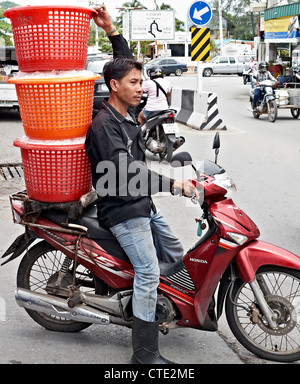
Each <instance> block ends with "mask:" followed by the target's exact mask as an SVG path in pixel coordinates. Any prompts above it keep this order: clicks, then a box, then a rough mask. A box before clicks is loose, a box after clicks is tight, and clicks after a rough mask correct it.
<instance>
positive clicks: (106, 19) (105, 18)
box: [93, 5, 119, 36]
mask: <svg viewBox="0 0 300 384" xmlns="http://www.w3.org/2000/svg"><path fill="white" fill-rule="evenodd" d="M94 10H95V11H97V12H98V15H97V16H94V17H93V18H94V21H95V23H96V25H97V26H98V27H100V28H102V29H104V31H105V32H106V33H109V32H110V31H112V30H113V29H114V25H113V23H112V22H111V18H110V16H109V13H108V12H107V10H106V7H105V5H100V6H98V7H94ZM118 34H119V32H118V31H117V30H116V31H114V32H113V33H111V34H110V36H114V35H118Z"/></svg>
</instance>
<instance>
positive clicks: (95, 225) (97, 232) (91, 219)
mask: <svg viewBox="0 0 300 384" xmlns="http://www.w3.org/2000/svg"><path fill="white" fill-rule="evenodd" d="M43 216H44V217H45V218H46V219H48V220H51V221H53V222H54V223H56V224H58V225H63V226H65V225H66V223H67V221H68V213H67V212H64V211H62V210H59V209H50V210H47V211H44V212H43ZM71 222H72V223H73V224H79V225H82V226H84V227H86V228H88V237H89V238H90V239H92V240H93V241H95V243H97V244H98V245H100V246H101V248H103V249H104V250H105V251H106V252H108V253H109V254H111V255H113V256H115V257H117V258H119V259H121V260H124V261H126V262H127V263H130V260H129V259H128V256H127V255H126V253H125V252H124V250H123V248H122V247H121V246H120V244H119V242H118V240H117V239H116V238H115V237H114V235H113V234H112V233H111V232H110V231H109V230H108V229H106V228H104V227H102V226H101V225H100V224H99V220H98V216H97V207H96V205H93V204H91V205H90V206H88V207H87V208H85V209H84V211H83V213H82V214H81V215H79V216H78V217H77V219H76V220H71Z"/></svg>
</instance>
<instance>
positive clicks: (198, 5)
mask: <svg viewBox="0 0 300 384" xmlns="http://www.w3.org/2000/svg"><path fill="white" fill-rule="evenodd" d="M212 15H213V13H212V9H211V7H210V5H209V4H207V3H206V2H205V1H196V2H195V3H193V4H192V5H191V6H190V9H189V18H190V20H191V22H192V23H193V24H194V25H197V26H199V27H203V26H204V25H206V24H208V23H209V22H210V20H211V18H212Z"/></svg>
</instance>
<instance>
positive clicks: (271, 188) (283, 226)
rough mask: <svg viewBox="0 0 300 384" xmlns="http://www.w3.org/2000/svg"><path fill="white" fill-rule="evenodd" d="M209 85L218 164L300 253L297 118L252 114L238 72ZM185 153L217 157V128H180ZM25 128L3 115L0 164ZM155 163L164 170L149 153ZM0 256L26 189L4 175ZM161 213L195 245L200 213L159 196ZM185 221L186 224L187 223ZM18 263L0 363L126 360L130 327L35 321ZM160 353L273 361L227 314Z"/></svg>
mask: <svg viewBox="0 0 300 384" xmlns="http://www.w3.org/2000/svg"><path fill="white" fill-rule="evenodd" d="M169 80H170V81H171V82H172V84H173V85H176V86H181V87H184V88H190V89H192V88H193V87H195V86H196V77H195V76H192V75H185V76H182V77H181V78H175V77H173V76H171V77H169ZM203 87H204V90H207V91H212V92H216V93H217V95H218V106H219V113H220V116H221V117H222V118H223V120H224V122H225V123H226V125H227V127H228V129H227V131H221V132H220V135H221V150H220V155H219V163H220V164H221V165H222V166H223V167H224V168H225V169H226V170H227V171H228V172H229V174H230V175H231V176H232V177H233V179H234V180H235V182H236V184H237V187H238V193H237V195H236V197H234V201H235V202H236V203H237V204H238V205H239V206H240V207H241V208H242V209H243V210H244V211H245V212H246V213H247V214H248V215H249V216H250V217H251V218H252V219H253V220H254V221H255V222H256V223H257V225H258V226H259V228H260V230H261V238H262V239H263V240H266V241H269V242H272V243H275V244H277V245H280V246H282V247H284V248H287V249H289V250H290V251H292V252H294V253H298V254H299V249H300V247H299V245H300V238H299V235H298V231H299V227H300V226H299V224H300V221H299V216H298V212H299V199H298V191H299V178H298V175H299V171H300V162H299V156H300V152H299V149H300V146H299V142H300V140H299V139H300V130H299V120H298V121H297V120H295V119H293V118H292V117H291V115H290V114H289V113H288V111H279V118H278V120H277V121H276V122H275V123H274V124H272V123H270V122H269V121H268V120H267V118H266V117H263V118H261V119H259V120H257V119H254V118H253V117H252V115H251V114H250V112H248V111H247V107H248V91H249V88H248V86H244V85H243V84H242V79H241V78H239V77H236V76H219V77H212V78H209V79H204V83H203ZM180 132H181V134H182V135H183V136H185V138H186V143H185V148H184V149H185V150H188V151H190V153H191V154H192V156H193V158H194V159H195V161H197V160H202V159H204V158H209V159H214V153H213V151H212V140H213V136H214V133H215V132H199V131H196V130H192V129H190V128H188V127H186V126H183V125H180ZM23 134H24V133H23V129H22V124H21V121H20V118H19V116H18V114H16V113H6V114H1V115H0V138H1V141H0V149H1V150H0V164H3V163H6V162H14V163H16V162H20V153H19V149H18V148H14V147H13V145H12V143H13V140H14V139H15V138H16V137H18V136H22V135H23ZM149 160H152V161H151V166H152V167H153V168H154V169H161V170H162V171H163V172H167V168H166V167H165V166H164V165H162V164H159V163H158V162H157V160H156V159H153V158H152V157H151V156H149ZM0 182H1V186H0V214H1V216H0V217H1V221H0V233H1V243H0V254H2V253H3V252H4V251H5V250H6V248H7V247H8V246H9V245H10V243H11V242H12V240H14V238H15V237H16V236H17V235H18V234H20V233H21V232H22V228H18V226H17V225H14V224H13V223H12V220H11V212H10V207H9V202H8V195H9V194H10V193H12V192H15V191H18V190H20V189H22V188H24V184H23V179H13V180H11V181H3V180H0ZM155 200H156V204H157V205H158V206H159V207H160V209H161V210H162V211H163V213H164V215H165V216H166V218H167V220H168V221H169V223H170V225H171V226H172V227H173V229H174V232H175V233H177V234H178V236H180V238H181V240H182V242H183V245H184V247H185V249H187V248H190V246H191V245H192V244H194V243H195V241H196V240H197V239H196V227H195V224H194V218H195V217H198V216H199V213H198V212H195V207H192V206H191V205H190V204H189V203H188V202H187V200H186V199H180V198H177V200H174V198H172V197H170V196H165V195H163V196H158V197H156V198H155ZM183 223H184V225H183ZM18 262H19V260H15V261H14V262H12V263H10V264H8V265H6V266H4V267H0V282H1V283H0V344H1V345H2V346H5V348H0V363H1V364H3V363H23V364H24V363H29V364H31V363H37V364H42V363H50V364H54V363H62V364H64V363H66V364H67V363H77V364H79V363H92V364H96V363H100V364H112V363H118V364H127V363H128V362H129V359H130V355H131V332H130V330H128V329H125V328H122V327H118V326H113V325H112V326H108V327H100V326H91V327H90V328H88V329H87V330H85V331H83V332H80V333H78V334H58V333H53V332H49V331H46V330H44V329H42V328H41V327H40V326H39V325H37V324H35V323H34V322H33V321H32V320H31V319H30V318H29V317H28V315H27V314H26V313H25V311H24V310H23V309H21V308H19V307H18V306H17V304H16V303H15V301H14V289H15V280H16V271H17V267H18ZM160 345H161V347H160V348H161V351H162V353H163V354H164V355H165V356H166V357H167V358H169V359H171V360H173V361H176V362H178V363H181V364H189V363H191V364H214V363H215V364H248V363H258V364H265V363H267V364H269V362H266V361H264V360H261V359H258V358H256V357H255V356H253V355H252V354H251V353H249V352H248V351H246V350H245V349H244V348H243V347H241V346H240V344H239V343H238V342H236V341H235V339H234V338H233V337H232V334H231V332H230V330H229V329H228V327H227V324H226V319H225V316H224V315H223V316H222V318H221V321H220V324H219V332H218V333H209V332H199V331H196V330H192V329H177V330H174V331H172V333H170V334H169V335H167V336H161V337H160Z"/></svg>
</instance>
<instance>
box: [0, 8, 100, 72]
mask: <svg viewBox="0 0 300 384" xmlns="http://www.w3.org/2000/svg"><path fill="white" fill-rule="evenodd" d="M96 14H97V12H96V11H95V10H93V9H89V8H84V7H76V6H51V5H48V6H47V5H45V6H36V7H32V6H27V7H14V8H10V9H8V10H6V11H5V12H4V13H3V15H4V16H5V17H7V18H10V19H11V24H12V31H13V37H14V43H15V48H16V56H17V60H18V64H19V68H20V71H22V72H34V71H48V70H54V69H56V70H58V71H60V70H72V69H77V70H82V69H85V66H86V60H87V49H88V37H89V26H90V20H91V18H92V15H96Z"/></svg>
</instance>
